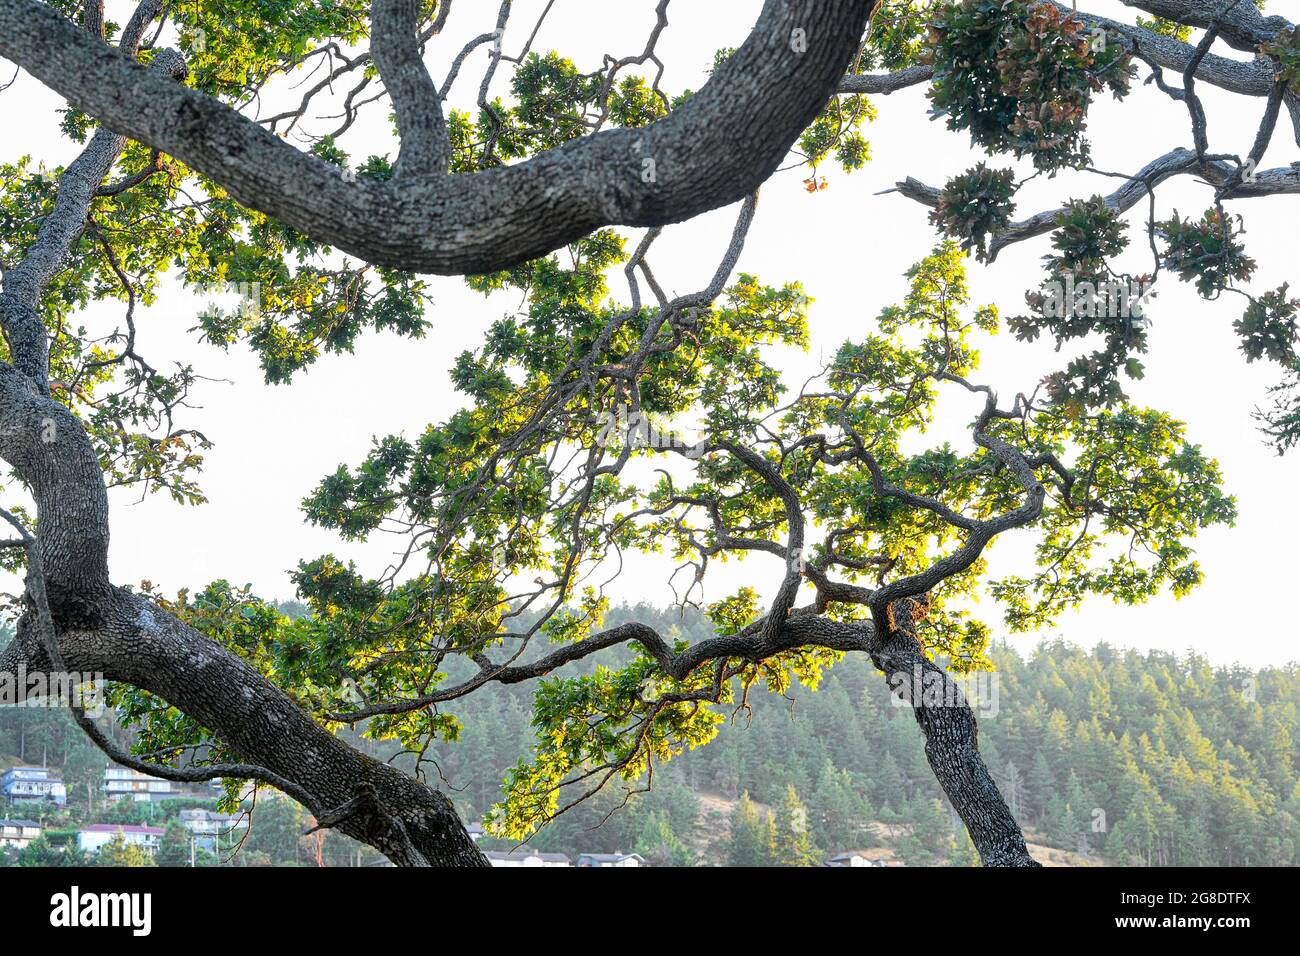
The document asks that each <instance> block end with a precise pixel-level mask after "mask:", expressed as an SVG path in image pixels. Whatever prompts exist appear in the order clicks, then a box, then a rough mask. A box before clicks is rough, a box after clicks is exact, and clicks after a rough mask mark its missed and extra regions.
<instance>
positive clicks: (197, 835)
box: [180, 810, 248, 850]
mask: <svg viewBox="0 0 1300 956" xmlns="http://www.w3.org/2000/svg"><path fill="white" fill-rule="evenodd" d="M180 821H181V823H182V824H183V825H184V826H185V829H187V830H189V831H190V833H192V834H193V835H194V844H195V846H201V847H203V849H205V850H212V849H214V848H215V847H216V845H217V841H218V839H220V840H221V841H222V843H223V844H224V843H228V842H230V840H231V839H232V838H233V839H236V840H237V839H239V836H238V834H236V833H235V831H236V830H243V829H246V828H247V827H248V818H247V817H245V816H243V815H241V814H232V813H216V812H214V811H212V810H182V811H181V812H180Z"/></svg>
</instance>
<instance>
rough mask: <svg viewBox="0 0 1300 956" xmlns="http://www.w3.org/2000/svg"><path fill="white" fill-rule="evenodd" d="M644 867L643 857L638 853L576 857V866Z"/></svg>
mask: <svg viewBox="0 0 1300 956" xmlns="http://www.w3.org/2000/svg"><path fill="white" fill-rule="evenodd" d="M645 865H646V862H645V857H643V856H642V855H641V854H640V853H583V854H581V855H580V856H579V857H578V866H645Z"/></svg>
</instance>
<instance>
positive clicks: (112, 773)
mask: <svg viewBox="0 0 1300 956" xmlns="http://www.w3.org/2000/svg"><path fill="white" fill-rule="evenodd" d="M174 787H175V784H173V783H172V781H170V780H163V779H161V778H159V777H151V776H149V775H148V774H147V773H141V772H140V771H138V770H132V769H130V768H129V767H119V766H117V765H116V764H109V765H108V766H107V767H105V768H104V796H105V797H107V798H108V799H109V800H122V799H125V798H127V797H130V798H131V799H132V800H135V801H137V802H139V803H144V802H146V801H151V800H168V799H171V798H172V797H177V796H180V794H179V793H178V792H177V791H176V790H174V789H173V788H174Z"/></svg>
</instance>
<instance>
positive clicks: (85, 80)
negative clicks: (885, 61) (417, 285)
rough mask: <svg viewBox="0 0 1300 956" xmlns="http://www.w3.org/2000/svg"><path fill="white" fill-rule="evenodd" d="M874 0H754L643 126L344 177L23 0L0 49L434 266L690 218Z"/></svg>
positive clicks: (407, 258)
mask: <svg viewBox="0 0 1300 956" xmlns="http://www.w3.org/2000/svg"><path fill="white" fill-rule="evenodd" d="M873 6H874V0H822V2H816V3H814V2H812V0H799V2H780V0H769V2H768V3H767V4H766V5H765V6H764V8H763V12H762V14H761V16H760V18H759V20H758V23H757V24H756V25H755V27H754V30H753V31H752V32H751V34H750V36H749V38H748V39H747V40H746V41H745V43H744V44H743V45H742V46H741V48H740V49H739V50H738V51H737V52H736V53H735V54H733V55H732V56H731V57H730V58H729V59H728V60H727V61H726V62H725V63H724V64H722V66H720V67H719V68H718V70H716V71H715V73H714V74H713V76H712V78H711V79H710V80H709V82H708V83H706V84H705V85H704V87H703V88H702V89H701V90H700V91H699V92H698V93H696V94H695V95H694V96H693V97H691V98H690V99H689V100H688V101H687V102H686V103H685V104H683V105H682V106H681V107H679V108H678V109H677V110H674V111H673V112H672V113H671V114H669V116H667V117H666V118H665V119H663V120H660V121H659V122H657V123H654V124H651V125H650V126H647V127H645V128H643V129H635V130H631V129H609V130H602V131H601V132H599V133H595V134H592V135H590V136H587V137H584V138H582V139H579V140H576V141H574V142H572V143H569V144H567V145H565V146H564V147H561V148H559V149H556V150H552V151H549V152H547V153H544V154H542V155H540V156H537V157H535V158H533V159H531V160H529V161H527V162H523V163H519V164H518V165H515V166H510V167H506V168H501V169H492V170H486V171H483V172H479V173H474V174H467V175H463V176H451V177H438V178H437V179H436V181H432V182H425V181H418V182H412V181H401V182H388V183H380V182H373V181H368V180H363V181H359V182H355V183H347V182H345V181H344V180H343V178H342V177H341V176H340V175H339V174H338V170H336V169H335V168H333V167H332V166H330V165H329V164H328V163H325V162H323V161H321V160H319V159H317V158H315V157H312V156H309V155H305V154H303V153H301V152H299V151H297V150H295V149H293V148H292V147H291V146H290V145H289V144H287V143H285V142H284V141H283V140H281V139H279V138H277V137H276V136H274V135H272V134H271V133H269V132H268V131H266V130H265V129H262V128H261V127H260V126H259V125H257V124H256V123H254V122H253V121H250V120H248V119H246V118H245V117H243V116H241V115H240V114H238V113H237V112H235V111H234V110H232V109H231V108H229V107H227V106H225V105H223V104H222V103H220V102H218V101H217V100H214V99H212V98H211V97H207V96H204V95H203V94H200V93H197V92H195V91H193V90H188V89H179V88H177V87H176V86H175V85H174V84H169V83H165V82H163V81H162V80H161V79H160V78H157V77H153V76H150V75H148V74H147V73H146V72H145V71H144V70H142V69H141V68H140V67H138V66H136V65H135V64H133V63H132V62H130V61H129V60H128V59H126V58H125V57H123V56H121V55H120V54H118V53H116V52H115V51H112V50H110V49H108V48H107V47H105V46H104V44H102V43H100V42H98V41H96V40H95V39H94V38H92V37H90V36H88V35H87V34H86V33H85V32H84V31H82V30H80V29H78V28H77V27H75V26H73V25H72V24H71V23H69V22H67V21H66V20H65V19H63V18H62V17H61V16H59V14H58V13H56V12H55V11H53V10H51V9H50V8H48V7H46V6H44V5H42V4H39V3H36V2H34V0H0V55H3V56H5V57H7V58H8V59H11V60H13V61H14V62H16V63H18V64H19V65H21V66H22V67H23V68H24V69H26V70H28V71H29V72H30V73H32V74H33V75H34V76H36V77H37V78H38V79H40V80H41V81H42V82H44V83H46V84H47V85H49V86H50V87H52V88H53V89H55V90H57V91H58V92H60V93H62V94H63V95H64V96H66V97H67V98H68V100H69V102H70V103H71V104H72V105H73V106H75V107H77V108H78V109H83V110H85V111H87V112H89V113H91V114H93V115H95V116H97V117H99V118H100V119H101V120H102V121H104V122H105V123H106V124H107V125H109V126H111V127H113V128H114V129H117V130H119V131H120V132H122V133H124V134H126V135H128V136H130V137H132V138H134V139H136V140H138V141H140V142H142V143H145V144H147V145H149V146H151V147H153V148H156V149H159V150H162V151H163V152H166V153H168V154H170V155H173V156H176V157H177V158H178V159H180V160H182V161H183V162H185V163H187V164H188V165H190V166H192V167H194V168H195V169H198V170H199V171H201V172H203V173H205V174H207V175H209V176H211V177H212V178H213V179H214V180H216V181H217V182H218V183H220V184H221V185H222V186H224V187H225V188H227V189H228V190H229V191H230V193H231V194H232V195H233V196H234V197H235V198H236V199H237V200H238V201H240V202H241V203H243V204H245V205H247V206H250V207H252V208H255V209H259V210H261V211H263V212H266V213H268V214H269V215H272V216H275V217H276V218H278V219H280V220H281V221H283V222H284V223H286V224H288V225H290V226H292V227H294V228H296V229H298V230H300V231H302V232H304V233H306V234H307V235H309V236H312V237H313V238H315V239H318V240H320V241H323V242H327V243H330V244H332V245H334V246H336V247H338V248H340V249H342V250H344V251H345V252H350V253H352V254H354V255H357V256H359V257H361V258H362V259H364V260H366V261H368V262H373V263H376V264H380V265H385V266H392V267H396V268H403V269H408V270H411V271H416V272H433V273H446V274H460V273H477V272H488V271H492V270H496V269H501V268H505V267H507V266H511V265H514V264H516V263H519V262H523V261H526V260H528V259H532V258H536V257H537V256H540V255H543V254H545V253H547V252H550V251H551V250H553V249H555V248H557V247H559V246H562V245H564V244H566V243H568V242H571V241H573V240H574V239H577V238H579V237H581V236H583V235H585V234H587V233H589V232H591V231H592V230H593V229H596V228H599V227H601V226H605V225H630V226H654V225H662V224H666V223H670V222H677V221H681V220H684V219H688V218H691V217H692V216H695V215H698V214H699V213H701V212H705V211H707V210H709V209H715V208H718V207H720V206H725V205H728V204H730V203H732V202H735V201H737V200H739V199H741V198H743V197H744V196H746V195H748V194H749V193H751V192H753V191H754V189H755V188H757V186H758V185H759V184H761V183H762V182H763V181H764V180H765V179H766V178H767V177H768V176H769V175H771V173H772V172H773V171H774V170H775V169H776V168H777V166H778V165H779V164H780V162H781V161H782V159H783V158H784V157H785V155H786V152H787V150H788V149H789V146H790V144H791V143H793V142H794V141H795V139H796V138H797V137H798V136H799V134H800V133H801V132H802V131H803V130H804V129H805V128H806V127H807V125H808V123H809V122H811V120H812V119H813V118H814V117H815V116H816V114H817V112H818V111H819V110H820V109H821V108H822V107H823V106H824V105H825V103H826V100H827V99H828V98H829V96H830V95H831V94H832V93H833V92H834V91H835V89H836V86H837V84H838V83H839V81H840V79H841V78H842V76H843V75H844V72H845V70H846V68H847V66H848V64H849V61H850V59H851V58H852V56H853V55H854V53H855V52H856V50H857V47H858V43H859V41H860V40H861V37H862V32H863V29H864V27H865V25H866V21H867V16H868V14H869V13H870V12H871V9H872V8H873Z"/></svg>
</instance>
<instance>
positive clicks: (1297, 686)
mask: <svg viewBox="0 0 1300 956" xmlns="http://www.w3.org/2000/svg"><path fill="white" fill-rule="evenodd" d="M283 609H284V610H290V611H292V610H293V609H292V608H290V607H284V608H283ZM632 618H635V619H637V620H642V621H646V622H648V623H651V624H653V625H654V626H656V627H657V628H658V629H660V630H661V632H662V633H665V634H672V633H674V632H675V633H676V636H678V637H682V638H690V639H698V638H699V637H701V636H704V635H705V634H707V633H708V627H709V625H708V624H707V622H705V621H703V620H702V619H701V618H700V617H698V616H696V615H694V614H687V615H686V616H680V615H679V614H678V613H677V612H676V611H659V610H656V609H654V608H650V607H645V606H638V607H635V608H618V609H616V610H615V611H614V612H612V613H611V614H610V616H609V622H610V623H611V624H615V623H618V622H619V621H622V620H628V619H632ZM619 653H620V654H621V655H622V657H620V656H608V657H601V658H599V661H600V662H601V663H604V664H606V665H608V664H610V663H613V662H615V661H617V660H621V659H623V657H626V655H627V654H628V653H629V652H628V651H626V650H623V651H621V652H619ZM991 656H992V658H993V660H994V661H995V662H996V664H997V667H998V670H997V672H996V676H995V677H994V678H992V679H991V680H990V681H988V682H985V684H984V691H985V696H986V697H987V699H981V700H980V702H979V704H978V706H977V708H976V710H977V713H978V714H979V716H980V748H981V750H982V752H983V753H984V755H985V759H986V760H987V761H988V764H989V766H990V767H991V768H992V770H993V773H994V775H995V777H996V778H997V781H998V783H999V785H1000V786H1001V788H1002V790H1003V793H1005V794H1006V796H1007V799H1008V801H1009V803H1010V804H1011V806H1012V809H1013V810H1014V812H1015V813H1016V814H1017V816H1018V817H1019V819H1020V820H1021V822H1022V823H1023V824H1024V825H1025V826H1026V828H1027V829H1028V831H1029V833H1030V836H1031V839H1032V840H1033V841H1034V842H1036V843H1038V844H1040V845H1046V846H1051V847H1056V848H1059V849H1062V850H1068V851H1071V852H1072V853H1074V854H1076V855H1075V856H1073V857H1072V858H1071V859H1072V861H1073V862H1085V861H1088V860H1092V861H1095V862H1099V863H1100V862H1104V863H1108V864H1136V865H1156V866H1165V865H1207V864H1227V865H1260V864H1275V865H1276V864H1283V865H1296V864H1300V787H1298V786H1297V773H1296V767H1297V764H1298V762H1300V750H1298V747H1297V741H1300V680H1298V679H1297V678H1298V677H1300V674H1298V673H1297V668H1296V667H1295V666H1294V665H1291V666H1288V667H1284V668H1271V669H1268V670H1264V671H1259V672H1252V671H1249V670H1247V669H1244V668H1230V669H1225V668H1215V667H1212V666H1210V664H1209V663H1207V662H1206V661H1205V660H1204V659H1202V658H1198V657H1190V658H1178V657H1174V656H1171V655H1168V654H1161V653H1150V654H1145V655H1144V654H1139V653H1137V652H1134V651H1118V650H1115V649H1113V648H1110V647H1107V646H1105V645H1101V646H1098V647H1097V648H1095V649H1093V650H1092V651H1084V650H1081V649H1079V648H1077V647H1072V646H1069V645H1065V644H1062V643H1045V644H1043V645H1042V646H1041V647H1040V648H1039V649H1038V650H1037V651H1036V652H1035V653H1034V654H1032V655H1031V656H1030V657H1029V658H1028V659H1022V658H1021V657H1020V656H1019V655H1017V654H1016V653H1015V652H1014V651H1012V650H1011V649H1009V648H1006V647H999V648H995V649H994V651H993V652H992V654H991ZM594 666H597V663H596V662H593V661H587V662H583V663H581V664H577V665H575V666H574V667H573V668H572V669H565V671H564V672H563V673H557V674H555V675H553V677H552V679H556V680H558V679H571V678H572V677H574V676H575V675H577V674H581V673H583V672H585V671H589V670H590V669H591V668H592V667H594ZM532 691H533V688H531V687H527V686H514V687H502V686H499V685H494V686H489V687H488V688H485V690H484V691H483V692H481V693H478V694H475V695H473V696H471V697H470V698H467V699H466V700H464V701H462V702H460V703H459V705H458V706H457V707H454V708H452V709H451V710H450V712H451V713H453V714H454V715H455V716H456V717H457V718H459V720H460V723H461V725H462V731H461V736H460V740H459V741H458V742H455V743H446V742H443V743H439V744H438V745H436V746H435V747H433V748H431V749H430V751H429V752H428V753H427V754H425V762H424V764H423V770H424V772H425V773H426V775H428V777H429V778H430V779H431V780H437V779H438V775H439V774H441V775H442V777H443V781H442V786H443V787H444V788H445V789H447V790H448V791H449V792H451V793H452V794H453V796H454V798H455V799H456V801H457V804H458V806H459V807H460V809H461V811H462V812H463V813H464V815H465V818H466V819H467V820H479V819H481V818H482V817H483V816H484V814H485V813H486V812H487V811H488V810H489V809H490V807H491V806H492V804H493V803H494V802H495V801H497V800H498V799H499V797H500V793H501V781H502V779H503V778H504V776H505V774H506V771H507V769H508V768H509V767H511V766H513V765H514V764H515V763H517V762H518V760H519V759H520V758H521V757H523V756H524V755H525V754H526V753H527V752H528V751H529V749H530V748H531V747H532V746H533V743H534V739H535V738H534V733H533V730H532V727H531V707H532ZM990 691H991V692H992V693H991V694H990V693H989V692H990ZM748 703H749V707H748V709H747V710H744V709H742V710H739V711H737V712H736V713H735V715H734V716H732V717H731V718H730V719H729V720H727V721H726V723H725V724H724V725H723V726H722V728H721V730H720V732H719V735H718V737H717V739H716V740H714V741H713V742H712V743H710V744H708V745H706V746H703V747H700V748H697V749H696V750H693V751H690V752H688V753H686V754H684V755H682V756H680V757H678V758H677V759H675V760H673V761H671V762H669V763H668V764H666V765H664V766H661V767H659V768H657V769H656V771H655V774H654V787H653V790H652V791H651V792H649V793H636V794H634V795H632V796H631V797H630V798H628V797H627V796H626V791H625V790H624V789H623V788H622V787H620V786H611V787H610V788H609V789H608V790H607V791H606V792H604V793H602V794H601V795H599V796H597V797H595V798H593V799H591V800H589V801H587V802H585V803H582V804H580V805H578V806H577V807H575V808H573V809H572V810H570V811H569V812H568V813H566V814H564V815H563V816H562V817H561V818H560V819H559V820H557V821H555V822H554V823H552V824H550V825H549V826H547V827H545V828H544V829H543V830H542V831H541V832H540V833H538V834H537V836H536V837H535V838H534V839H533V840H532V841H531V845H532V846H534V847H536V848H537V849H541V850H552V851H563V852H566V853H569V854H570V855H571V856H573V855H576V854H578V853H582V852H613V851H616V850H633V849H635V850H638V851H639V852H641V853H642V854H643V855H644V856H646V857H647V858H648V859H650V860H651V861H652V862H654V863H658V864H696V863H705V864H709V863H716V864H724V865H725V864H727V863H733V864H765V863H775V864H796V865H797V864H815V863H820V862H822V861H824V860H825V859H826V858H828V857H829V856H831V855H834V854H836V853H839V852H842V851H844V850H848V849H865V848H871V847H887V848H888V850H889V854H890V855H891V856H897V857H898V858H900V859H902V860H903V861H905V862H907V863H908V864H911V865H919V864H958V865H965V864H973V863H975V862H976V856H975V853H974V851H973V848H972V847H971V846H970V843H969V841H968V839H967V837H966V835H965V832H964V830H963V829H962V828H961V827H960V825H959V824H958V822H957V821H956V819H955V817H954V816H953V814H952V812H951V810H950V808H948V807H947V805H946V804H945V803H943V801H942V794H941V793H940V791H939V789H938V785H937V784H936V783H935V779H934V776H933V774H932V773H931V772H930V771H929V768H928V767H927V765H926V763H925V755H924V752H923V751H922V746H921V745H922V737H921V735H920V733H919V731H918V730H917V728H916V726H915V723H914V721H913V718H912V715H911V710H910V708H907V707H899V706H896V705H895V703H894V702H893V699H892V698H891V696H890V694H889V689H888V686H887V685H886V684H885V682H884V681H883V680H882V679H881V678H880V676H879V675H878V674H875V673H873V672H872V670H871V667H870V665H869V663H867V662H866V661H865V660H864V659H862V658H861V657H859V656H855V657H852V658H849V659H846V660H844V661H842V662H841V663H839V664H837V665H836V666H835V667H833V668H831V669H830V670H829V671H828V672H827V673H826V674H825V676H824V678H823V680H822V682H821V684H820V686H819V688H818V689H817V690H816V691H815V692H814V691H811V690H809V689H808V688H806V687H802V686H796V687H794V688H793V689H792V690H791V691H790V694H789V696H788V697H781V696H778V695H775V694H772V693H770V692H768V691H766V690H764V689H761V688H757V687H756V688H754V689H753V690H752V691H751V693H750V694H749V698H748ZM360 743H361V744H362V746H365V747H366V748H367V749H370V750H371V751H372V752H376V753H381V754H383V755H385V756H390V757H392V758H393V759H395V760H396V762H398V763H399V764H403V763H405V764H406V765H407V766H408V767H409V766H410V763H411V761H412V760H413V759H414V758H412V757H410V756H409V755H406V756H397V755H396V754H394V753H393V748H391V747H390V746H388V745H385V744H381V743H376V742H370V741H360ZM0 754H3V755H10V756H11V757H13V758H17V757H20V756H21V757H22V758H23V759H24V760H27V761H33V762H41V761H42V760H48V761H49V762H50V763H51V764H52V765H57V766H62V767H63V770H64V773H65V777H66V778H67V780H68V783H69V797H70V802H72V803H74V804H75V803H80V802H82V801H84V800H85V799H86V797H85V795H86V793H87V787H88V785H91V784H93V782H94V781H96V780H97V779H98V778H99V776H100V774H102V768H103V758H102V757H101V756H100V755H99V754H98V752H97V751H95V750H94V748H93V747H92V746H91V745H90V744H89V742H88V741H86V740H85V739H84V738H83V737H82V736H81V735H80V732H79V731H78V730H77V729H76V728H75V727H72V726H71V725H70V723H69V722H68V721H67V720H66V719H64V716H63V715H61V714H58V713H56V712H51V711H48V710H35V711H33V710H31V709H14V708H6V709H0ZM644 784H645V781H644V780H642V781H638V782H637V783H636V784H634V785H633V787H634V788H638V789H639V788H642V787H644ZM258 813H261V811H258V812H255V814H254V826H253V832H254V834H255V835H256V834H257V833H258V826H257V816H258ZM263 815H264V814H263ZM272 816H274V814H272ZM805 820H806V821H807V825H806V826H804V825H802V823H803V821H805ZM267 826H272V824H271V823H269V822H268V823H267ZM263 829H265V827H264V828H263ZM343 842H346V843H350V841H343ZM291 843H292V841H290V844H291ZM484 845H485V846H488V847H498V848H502V849H505V848H509V847H510V846H512V845H513V844H509V843H505V842H502V841H493V840H492V839H491V838H487V840H486V841H485V843H484ZM347 858H348V857H347V854H346V853H344V854H343V855H342V856H341V859H343V860H346V859H347Z"/></svg>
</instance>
